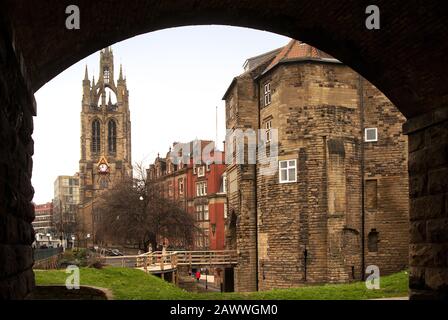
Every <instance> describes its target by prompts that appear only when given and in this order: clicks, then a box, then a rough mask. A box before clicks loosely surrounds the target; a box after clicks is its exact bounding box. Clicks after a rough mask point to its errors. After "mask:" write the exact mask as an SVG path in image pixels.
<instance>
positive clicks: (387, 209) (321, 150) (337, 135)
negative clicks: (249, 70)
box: [257, 63, 408, 290]
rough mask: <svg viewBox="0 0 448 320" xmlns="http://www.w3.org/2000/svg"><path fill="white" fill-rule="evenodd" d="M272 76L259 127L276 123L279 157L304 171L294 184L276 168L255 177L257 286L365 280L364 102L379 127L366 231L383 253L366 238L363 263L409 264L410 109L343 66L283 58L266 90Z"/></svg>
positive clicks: (384, 269) (369, 170)
mask: <svg viewBox="0 0 448 320" xmlns="http://www.w3.org/2000/svg"><path fill="white" fill-rule="evenodd" d="M267 82H270V83H271V91H272V103H271V104H270V105H268V106H267V107H263V108H262V109H261V111H260V119H261V127H264V122H265V121H266V120H270V121H272V127H273V128H277V129H278V130H279V131H278V132H279V160H293V159H295V160H296V161H297V168H298V170H297V182H294V183H279V177H278V174H279V173H278V171H277V172H276V174H275V175H272V176H262V175H260V174H258V175H257V210H258V241H259V243H258V252H259V269H258V270H259V274H260V275H259V288H260V289H261V290H264V289H270V288H279V287H291V286H297V285H300V284H302V283H304V282H307V283H319V282H346V281H351V280H355V279H358V280H359V279H361V276H362V242H361V241H362V240H361V239H362V191H361V190H362V174H361V172H362V162H361V159H362V154H363V153H362V143H363V138H364V137H363V132H361V125H362V123H361V120H362V118H361V114H362V113H361V111H362V110H364V118H365V119H364V122H365V123H364V125H366V126H367V125H368V126H372V127H377V128H378V131H379V140H378V142H372V143H367V142H364V143H363V145H364V147H365V149H366V150H365V152H364V162H365V164H366V165H365V172H364V174H365V178H368V179H370V180H373V179H376V180H375V181H378V185H377V189H375V192H376V193H378V194H377V195H375V198H378V199H377V204H378V205H377V206H376V207H375V209H374V210H373V209H372V210H370V211H369V212H366V213H365V230H372V229H375V230H376V231H377V232H378V233H379V239H380V241H379V245H378V246H379V250H378V251H377V252H368V250H367V244H366V246H365V253H366V257H365V259H366V261H365V262H366V265H368V264H375V265H378V266H379V267H380V272H381V273H382V274H388V273H391V272H396V271H399V270H402V269H403V268H405V267H406V266H407V255H408V254H407V252H408V250H407V248H406V243H407V239H408V237H407V233H408V224H407V223H408V220H407V219H408V205H407V182H408V181H407V166H406V152H407V150H406V141H407V140H406V137H404V136H403V135H401V125H402V123H403V122H404V117H403V116H402V115H401V114H400V113H399V112H398V110H397V109H396V108H395V107H394V106H393V105H392V104H391V103H390V102H389V101H388V100H387V99H386V98H385V97H384V95H382V94H381V93H380V92H379V91H378V90H377V89H376V88H375V87H373V86H372V85H371V84H369V83H368V82H367V81H365V80H362V79H361V78H360V77H359V76H358V75H357V74H356V73H355V72H353V71H352V70H351V69H349V68H348V67H346V66H344V65H341V64H324V63H321V64H316V63H301V64H294V65H293V64H288V65H283V66H281V67H279V68H277V69H276V70H275V71H272V72H271V73H270V74H267V75H266V76H264V77H263V78H262V79H260V90H261V89H262V88H263V87H264V84H265V83H267ZM361 85H362V86H361ZM361 92H362V96H361ZM361 97H363V99H361ZM260 98H261V99H263V97H262V96H261V97H260ZM260 105H261V106H263V101H260ZM261 167H263V166H261V165H259V166H258V171H260V169H261ZM367 234H368V232H366V234H365V237H364V239H365V241H367ZM305 250H306V270H305Z"/></svg>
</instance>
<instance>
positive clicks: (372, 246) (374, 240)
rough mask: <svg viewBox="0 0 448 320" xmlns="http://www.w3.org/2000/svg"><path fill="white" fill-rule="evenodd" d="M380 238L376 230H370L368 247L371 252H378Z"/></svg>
mask: <svg viewBox="0 0 448 320" xmlns="http://www.w3.org/2000/svg"><path fill="white" fill-rule="evenodd" d="M378 236H379V233H378V231H376V229H372V230H370V232H369V235H368V242H367V247H368V249H369V251H370V252H377V251H378Z"/></svg>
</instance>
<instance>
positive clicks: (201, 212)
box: [196, 204, 209, 221]
mask: <svg viewBox="0 0 448 320" xmlns="http://www.w3.org/2000/svg"><path fill="white" fill-rule="evenodd" d="M208 220H209V215H208V205H207V204H205V205H197V206H196V221H208Z"/></svg>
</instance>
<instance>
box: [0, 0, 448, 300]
mask: <svg viewBox="0 0 448 320" xmlns="http://www.w3.org/2000/svg"><path fill="white" fill-rule="evenodd" d="M71 4H77V5H78V6H79V8H80V11H81V29H80V30H76V31H75V30H67V29H66V28H65V19H66V17H67V15H66V14H65V9H66V7H67V6H68V5H71ZM368 4H369V3H363V1H359V0H347V1H328V0H314V1H305V0H302V1H298V0H296V1H292V0H291V1H287V0H285V1H277V0H242V1H233V0H182V1H181V0H173V1H156V0H134V1H118V0H117V1H113V0H103V1H90V0H78V1H66V0H46V1H44V0H42V1H35V2H33V3H31V2H29V1H27V0H3V1H1V6H2V11H1V13H0V25H1V36H0V109H1V113H0V124H1V125H0V136H1V141H0V163H1V166H0V195H1V198H0V258H1V261H2V264H1V265H0V297H6V298H20V297H23V296H25V295H26V294H27V293H28V292H29V291H30V290H32V288H33V285H34V281H33V275H32V270H31V267H32V256H31V249H30V244H31V242H32V240H33V236H32V228H31V225H30V222H31V221H32V219H33V215H34V214H33V209H32V206H31V204H30V201H31V199H32V194H33V189H32V187H31V182H30V177H31V171H32V159H31V156H32V154H33V141H32V139H31V133H32V115H33V114H35V102H34V98H33V94H34V92H35V91H37V90H38V89H39V88H40V87H41V86H42V85H44V84H45V83H46V82H48V81H49V80H51V79H52V78H53V77H55V76H56V75H58V74H59V73H60V72H62V71H63V70H65V69H66V68H68V67H69V66H70V65H72V64H73V63H75V62H77V61H79V60H80V59H82V58H83V57H85V56H87V55H89V54H91V53H93V52H95V51H97V50H99V49H101V48H103V47H105V46H107V45H110V44H112V43H114V42H117V41H120V40H124V39H127V38H129V37H132V36H135V35H138V34H142V33H145V32H150V31H154V30H159V29H163V28H168V27H175V26H184V25H197V24H224V25H234V26H244V27H251V28H256V29H261V30H268V31H272V32H276V33H279V34H283V35H286V36H290V37H292V38H296V39H300V40H302V41H304V42H308V43H309V44H311V45H313V46H316V47H318V48H320V49H322V50H324V51H326V52H328V53H329V54H331V55H333V56H334V57H336V58H338V59H339V60H341V61H343V62H344V63H345V64H347V65H349V66H350V67H352V68H353V69H354V70H356V71H357V72H359V73H360V74H361V75H363V76H364V77H365V78H367V79H368V80H369V81H370V82H372V83H373V84H374V85H376V86H377V87H378V88H379V89H380V90H381V91H383V92H384V93H385V94H386V95H387V96H388V98H389V99H390V100H391V101H392V102H393V103H394V104H395V105H396V106H397V107H398V108H399V109H400V111H401V112H402V113H403V114H404V115H405V116H406V117H407V118H408V123H407V124H406V125H405V128H404V129H405V132H406V133H408V134H409V152H410V153H409V171H410V199H411V212H410V218H411V237H410V238H411V244H410V245H411V247H410V252H411V256H410V265H411V277H410V280H411V281H410V287H411V292H412V297H415V298H418V297H433V298H435V297H438V298H440V297H445V298H447V291H448V259H446V257H447V256H448V217H447V216H448V195H447V190H448V186H447V184H448V164H447V163H448V159H447V158H448V156H447V154H448V146H447V141H448V129H447V127H448V126H447V124H448V110H447V102H448V86H447V83H448V81H447V80H448V41H446V39H448V24H447V23H446V14H445V12H446V11H445V10H444V9H443V8H442V7H441V6H440V7H439V5H438V4H435V3H430V4H429V3H424V4H423V3H419V2H413V1H412V2H409V1H387V0H382V1H380V0H379V1H375V4H376V5H378V7H379V8H380V11H381V29H380V30H375V31H369V30H367V29H366V28H365V27H364V22H365V19H366V16H367V15H366V14H365V8H366V6H367V5H368Z"/></svg>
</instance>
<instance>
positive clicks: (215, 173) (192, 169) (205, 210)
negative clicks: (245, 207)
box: [147, 140, 227, 250]
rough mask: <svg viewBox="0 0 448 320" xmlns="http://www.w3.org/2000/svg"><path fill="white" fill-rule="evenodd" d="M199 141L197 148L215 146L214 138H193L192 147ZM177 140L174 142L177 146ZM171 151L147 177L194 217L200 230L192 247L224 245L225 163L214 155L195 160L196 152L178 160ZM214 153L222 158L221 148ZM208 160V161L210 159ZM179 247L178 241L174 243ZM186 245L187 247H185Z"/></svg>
mask: <svg viewBox="0 0 448 320" xmlns="http://www.w3.org/2000/svg"><path fill="white" fill-rule="evenodd" d="M195 143H197V145H198V146H199V147H198V150H201V152H202V150H203V149H204V148H206V147H207V146H214V142H213V141H207V140H197V141H192V142H190V143H189V144H190V146H191V147H190V150H193V144H195ZM176 145H177V143H174V144H173V148H175V147H176ZM170 155H171V148H170V151H169V152H168V153H167V154H166V157H160V155H159V156H158V157H157V158H156V159H155V161H154V163H153V164H151V165H150V167H149V169H148V170H147V174H148V178H149V180H150V181H151V182H152V183H155V184H156V185H157V186H158V187H159V188H160V190H161V192H162V194H163V196H164V197H165V198H168V199H171V200H173V201H175V202H177V203H178V204H179V206H180V207H182V208H183V209H184V210H185V211H186V212H187V213H189V214H191V215H192V216H194V217H195V220H196V226H197V227H198V230H196V233H195V234H194V243H193V246H192V248H187V249H192V250H222V249H224V227H225V218H226V210H227V209H226V206H227V203H226V199H227V197H226V192H225V189H224V188H225V183H224V182H225V170H226V168H225V164H224V163H215V161H213V159H212V158H211V159H202V160H201V162H200V163H194V161H193V160H194V159H193V154H191V156H189V157H188V159H189V160H188V162H186V163H182V162H177V163H176V162H175V161H173V158H172V157H171V156H170ZM210 156H211V157H213V158H214V157H217V158H219V159H223V157H224V153H223V152H222V151H217V150H214V151H212V152H211V154H210ZM208 160H209V161H208ZM171 245H172V246H174V247H176V245H175V244H171ZM182 249H185V248H182Z"/></svg>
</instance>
